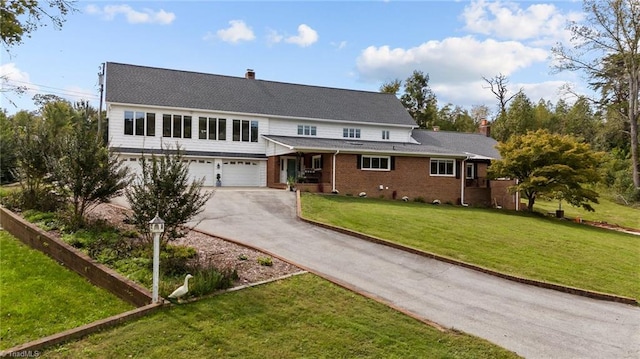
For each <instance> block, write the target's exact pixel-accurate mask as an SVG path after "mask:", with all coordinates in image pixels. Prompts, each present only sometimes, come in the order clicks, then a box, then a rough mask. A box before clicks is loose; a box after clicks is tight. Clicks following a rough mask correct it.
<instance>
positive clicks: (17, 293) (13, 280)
mask: <svg viewBox="0 0 640 359" xmlns="http://www.w3.org/2000/svg"><path fill="white" fill-rule="evenodd" d="M0 268H1V270H0V349H7V348H10V347H13V346H16V345H19V344H22V343H26V342H28V341H31V340H35V339H39V338H42V337H45V336H48V335H51V334H55V333H58V332H61V331H64V330H67V329H71V328H75V327H79V326H81V325H84V324H88V323H91V322H93V321H96V320H99V319H103V318H107V317H110V316H112V315H116V314H119V313H123V312H125V311H128V310H131V309H133V306H131V305H130V304H127V303H125V302H123V301H122V300H120V299H118V298H117V297H116V296H114V295H112V294H111V293H109V292H107V291H105V290H103V289H101V288H98V287H95V286H93V285H92V284H91V283H89V282H88V281H87V280H86V279H84V278H82V277H80V276H79V275H78V274H76V273H75V272H72V271H70V270H69V269H66V268H65V267H63V266H61V265H60V264H58V263H57V262H55V261H54V260H53V259H51V258H49V257H47V256H46V255H45V254H43V253H41V252H39V251H36V250H34V249H31V248H29V247H27V246H26V245H24V244H22V243H21V242H19V241H18V240H17V239H16V238H14V237H13V236H11V235H10V234H9V233H7V232H6V231H3V230H0Z"/></svg>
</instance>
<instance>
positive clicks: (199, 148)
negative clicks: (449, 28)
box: [106, 62, 515, 208]
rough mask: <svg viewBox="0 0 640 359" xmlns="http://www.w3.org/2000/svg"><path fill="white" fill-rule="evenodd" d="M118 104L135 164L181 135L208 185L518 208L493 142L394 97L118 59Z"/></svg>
mask: <svg viewBox="0 0 640 359" xmlns="http://www.w3.org/2000/svg"><path fill="white" fill-rule="evenodd" d="M106 105H107V116H108V118H109V136H110V141H109V145H110V146H111V147H112V148H113V149H115V150H116V151H118V153H119V156H120V158H121V160H123V161H126V162H127V164H128V165H129V166H130V168H132V169H133V171H134V172H135V171H139V165H138V161H139V158H140V157H141V156H144V155H145V154H147V155H148V154H155V153H159V152H160V151H161V149H162V148H163V146H166V145H170V146H172V147H173V148H175V147H176V145H177V144H179V145H180V146H181V148H182V149H183V151H184V154H185V161H187V162H188V163H189V172H190V175H191V176H192V177H193V178H204V183H205V185H206V186H214V185H216V184H218V185H221V186H248V187H272V188H285V187H286V183H287V181H288V180H290V179H294V180H295V181H296V182H297V187H298V188H300V189H302V190H308V191H314V192H336V193H340V194H347V195H349V194H350V195H358V194H360V193H362V192H365V193H367V195H369V196H372V197H384V198H389V199H400V198H402V197H404V196H407V197H409V198H410V199H415V198H418V197H419V198H422V199H424V200H425V201H433V200H435V199H438V200H440V201H441V202H442V203H445V202H450V203H454V204H455V203H459V204H472V205H490V204H498V205H501V206H503V207H507V208H514V207H515V198H514V197H513V196H512V195H509V194H508V193H507V191H506V189H505V188H506V185H505V184H501V183H497V182H495V181H491V182H490V181H488V180H487V178H486V173H487V167H488V165H489V164H490V161H491V160H492V159H495V158H498V153H497V151H496V150H495V148H494V146H495V144H496V142H495V141H494V140H493V139H491V138H490V137H488V136H487V134H486V133H485V134H463V133H452V132H442V131H427V130H420V129H417V128H416V124H415V121H414V120H413V119H412V118H411V116H410V115H409V114H408V112H407V111H406V110H405V108H404V107H403V106H402V104H401V103H400V101H399V100H398V99H397V97H396V96H394V95H392V94H384V93H377V92H367V91H354V90H345V89H336V88H327V87H318V86H307V85H299V84H290V83H281V82H274V81H264V80H259V79H256V76H255V72H254V71H253V70H248V71H247V73H246V75H245V77H244V78H243V77H231V76H221V75H213V74H205V73H197V72H188V71H179V70H170V69H161V68H152V67H144V66H135V65H127V64H120V63H112V62H109V63H107V66H106ZM218 180H219V182H218Z"/></svg>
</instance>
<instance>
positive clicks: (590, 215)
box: [533, 197, 640, 229]
mask: <svg viewBox="0 0 640 359" xmlns="http://www.w3.org/2000/svg"><path fill="white" fill-rule="evenodd" d="M598 202H600V203H594V204H592V206H593V208H594V209H595V212H588V211H586V210H584V209H582V208H580V207H573V206H571V205H569V204H567V203H564V202H563V203H562V209H563V210H564V215H565V217H568V218H575V217H580V218H582V219H584V220H588V221H597V222H606V223H611V224H617V225H619V226H623V227H629V228H636V229H640V208H633V207H629V206H623V205H621V204H617V203H615V202H613V201H611V200H609V199H607V198H604V197H603V198H600V199H599V201H598ZM533 209H534V210H536V211H538V212H542V213H547V212H553V213H555V211H556V210H557V209H558V201H545V200H540V199H539V200H536V203H535V205H534V206H533Z"/></svg>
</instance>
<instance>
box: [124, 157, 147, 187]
mask: <svg viewBox="0 0 640 359" xmlns="http://www.w3.org/2000/svg"><path fill="white" fill-rule="evenodd" d="M121 160H122V163H123V164H124V165H125V166H127V167H129V178H131V180H132V181H137V180H138V179H139V178H140V176H142V167H141V166H140V162H138V160H139V158H138V157H133V156H124V157H121Z"/></svg>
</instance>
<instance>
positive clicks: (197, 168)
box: [185, 159, 215, 187]
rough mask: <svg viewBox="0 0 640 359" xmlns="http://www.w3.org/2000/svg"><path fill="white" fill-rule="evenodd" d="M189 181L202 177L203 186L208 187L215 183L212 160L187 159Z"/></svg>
mask: <svg viewBox="0 0 640 359" xmlns="http://www.w3.org/2000/svg"><path fill="white" fill-rule="evenodd" d="M185 161H189V183H191V182H192V181H193V180H200V179H202V178H204V183H203V185H204V186H207V187H210V186H214V185H215V178H214V176H213V160H211V159H189V160H185Z"/></svg>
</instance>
